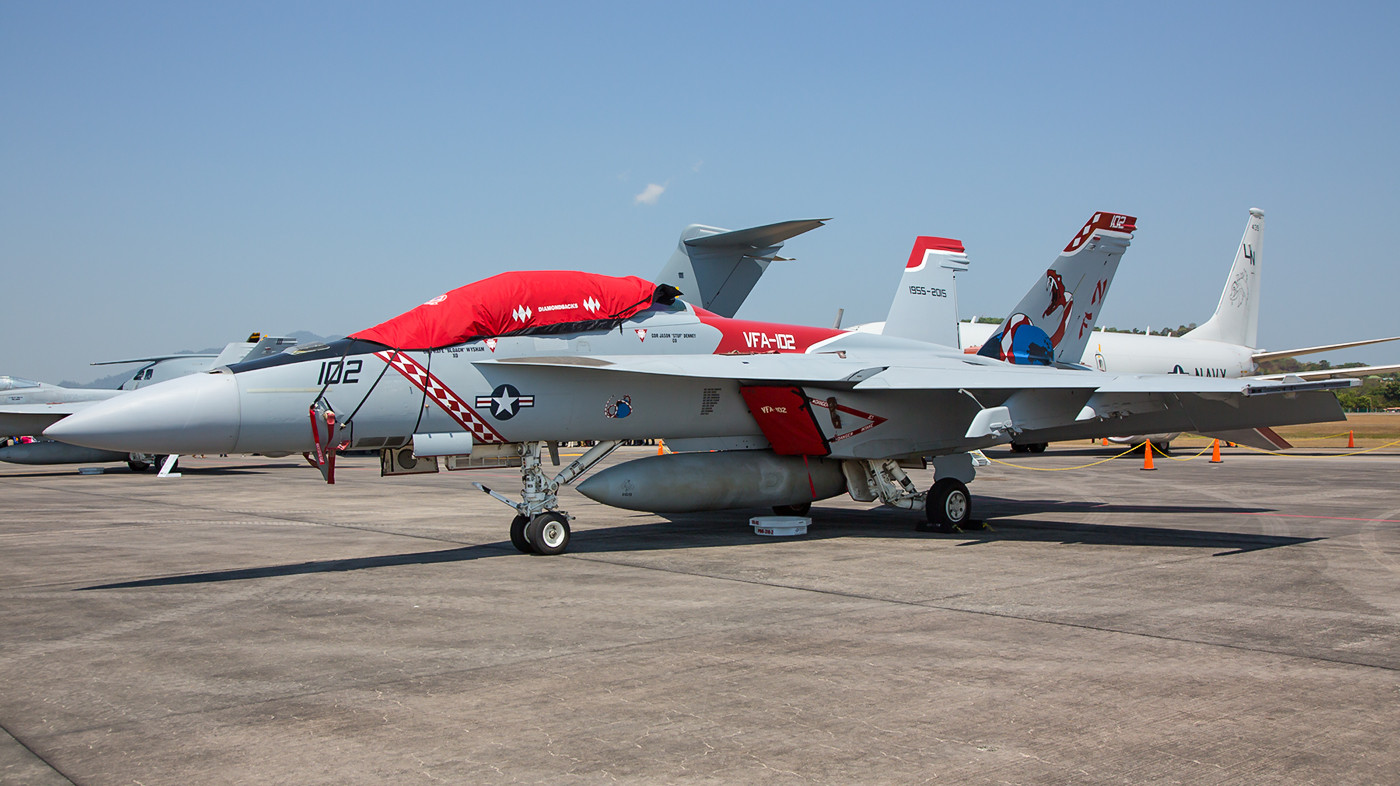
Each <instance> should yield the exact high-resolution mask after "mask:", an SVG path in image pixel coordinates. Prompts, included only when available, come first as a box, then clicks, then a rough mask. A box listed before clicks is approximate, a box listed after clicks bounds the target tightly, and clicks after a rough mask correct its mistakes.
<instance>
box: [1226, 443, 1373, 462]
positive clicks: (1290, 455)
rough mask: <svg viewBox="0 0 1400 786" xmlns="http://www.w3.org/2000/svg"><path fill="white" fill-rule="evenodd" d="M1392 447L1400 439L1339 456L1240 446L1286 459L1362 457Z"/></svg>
mask: <svg viewBox="0 0 1400 786" xmlns="http://www.w3.org/2000/svg"><path fill="white" fill-rule="evenodd" d="M1392 445H1400V439H1397V440H1395V441H1393V442H1387V443H1385V444H1384V445H1377V446H1375V447H1374V448H1366V449H1365V450H1357V451H1354V452H1351V453H1338V454H1336V455H1335V456H1296V455H1292V454H1289V453H1280V452H1278V451H1277V450H1264V449H1263V448H1251V447H1249V446H1248V445H1240V447H1242V448H1248V449H1249V450H1252V451H1255V452H1256V453H1267V454H1269V455H1270V456H1283V457H1284V458H1346V457H1347V456H1360V455H1361V454H1362V453H1372V452H1375V451H1377V450H1380V449H1381V448H1388V447H1391V446H1392Z"/></svg>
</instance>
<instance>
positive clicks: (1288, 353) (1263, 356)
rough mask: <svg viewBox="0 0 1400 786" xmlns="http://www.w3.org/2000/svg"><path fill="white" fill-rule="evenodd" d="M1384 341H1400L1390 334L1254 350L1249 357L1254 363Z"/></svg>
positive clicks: (1398, 337)
mask: <svg viewBox="0 0 1400 786" xmlns="http://www.w3.org/2000/svg"><path fill="white" fill-rule="evenodd" d="M1386 341H1400V336H1391V337H1390V338H1368V339H1366V340H1365V341H1348V342H1346V343H1344V344H1323V345H1322V346H1320V347H1304V348H1302V349H1281V350H1278V351H1276V352H1255V353H1254V354H1253V355H1252V356H1250V359H1251V360H1253V361H1254V362H1255V363H1263V362H1265V361H1267V360H1282V359H1284V358H1292V357H1297V356H1299V355H1315V354H1317V353H1319V352H1331V351H1333V350H1336V349H1349V348H1351V347H1364V346H1366V345H1367V344H1382V343H1384V342H1386Z"/></svg>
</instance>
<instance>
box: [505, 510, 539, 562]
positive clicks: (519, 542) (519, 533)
mask: <svg viewBox="0 0 1400 786" xmlns="http://www.w3.org/2000/svg"><path fill="white" fill-rule="evenodd" d="M529 523H530V519H528V518H526V517H525V516H516V517H515V518H514V519H511V522H510V544H511V545H512V546H514V547H515V548H517V549H519V550H520V552H521V553H522V554H534V553H535V547H534V546H532V545H530V541H529V540H527V539H526V538H525V527H526V525H528V524H529Z"/></svg>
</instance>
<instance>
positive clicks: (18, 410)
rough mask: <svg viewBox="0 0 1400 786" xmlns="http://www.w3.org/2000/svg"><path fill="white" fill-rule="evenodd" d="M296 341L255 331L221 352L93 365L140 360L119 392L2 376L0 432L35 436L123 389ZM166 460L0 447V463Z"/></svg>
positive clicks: (141, 467) (51, 444) (39, 446)
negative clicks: (67, 386) (244, 339)
mask: <svg viewBox="0 0 1400 786" xmlns="http://www.w3.org/2000/svg"><path fill="white" fill-rule="evenodd" d="M296 342H297V340H296V339H294V338H288V337H279V336H266V337H265V336H263V335H262V334H261V333H253V334H252V335H250V336H248V340H247V341H241V342H232V343H230V344H227V345H226V346H225V347H224V348H223V350H222V351H220V352H218V353H197V352H182V353H176V354H169V355H152V356H148V357H140V358H129V359H126V360H104V361H99V362H97V363H93V364H92V365H94V366H110V365H125V364H131V363H140V364H142V365H141V366H140V367H139V368H137V369H136V373H135V374H134V375H132V377H131V378H130V379H128V380H126V381H125V382H123V383H122V385H121V387H120V388H117V389H115V390H112V389H93V388H65V387H60V386H58V385H49V384H46V383H43V382H33V381H31V380H26V379H20V378H18V377H8V376H5V377H0V434H3V435H7V436H33V435H36V434H39V433H41V432H43V430H44V429H46V428H48V427H49V426H50V425H52V424H54V423H56V422H58V421H59V420H60V419H62V418H64V417H67V416H68V415H71V414H73V413H74V412H77V411H79V410H81V409H83V408H84V407H87V406H89V405H91V404H92V402H94V401H105V400H107V399H109V398H112V397H114V396H117V395H120V394H121V393H123V392H124V391H129V390H136V389H137V388H140V387H142V386H145V385H154V384H157V383H159V382H164V381H166V380H171V379H175V378H177V377H182V376H185V375H186V374H195V373H199V372H203V371H208V370H210V369H213V368H218V367H220V366H226V365H229V364H231V363H238V362H243V361H247V360H252V359H254V358H259V357H266V356H268V355H272V354H275V353H277V352H281V351H282V350H284V349H286V348H287V347H290V346H292V345H293V344H296ZM168 459H169V457H168V456H152V455H146V454H143V453H140V452H135V451H130V450H96V449H93V448H87V447H81V446H79V445H69V444H66V443H63V442H58V441H55V440H51V439H43V440H38V441H34V442H26V443H17V444H14V445H8V446H6V447H0V461H7V462H10V463H12V464H103V463H108V462H115V461H125V462H126V464H127V466H128V467H130V468H131V470H132V471H133V472H145V471H146V470H148V469H150V468H151V467H152V466H153V465H159V466H167V462H168ZM168 466H169V467H173V466H174V462H173V461H172V462H168Z"/></svg>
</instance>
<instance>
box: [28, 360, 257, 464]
mask: <svg viewBox="0 0 1400 786" xmlns="http://www.w3.org/2000/svg"><path fill="white" fill-rule="evenodd" d="M239 421H240V407H239V400H238V382H237V380H235V379H234V376H233V375H232V374H227V373H213V374H191V375H189V376H185V377H180V378H178V379H172V380H170V381H169V382H161V383H159V384H156V385H152V386H150V387H148V388H140V389H139V390H133V391H131V392H130V393H122V394H121V395H119V396H115V397H113V398H110V399H107V400H105V401H99V402H97V403H96V404H93V405H92V406H90V407H86V408H84V409H81V410H79V411H78V412H76V413H74V414H72V415H69V416H68V417H66V418H64V419H63V420H60V421H58V422H57V423H55V424H53V425H52V426H49V427H48V428H47V429H45V430H44V435H45V436H47V437H50V438H51V439H56V440H58V441H60V442H66V443H69V444H72V445H82V446H84V447H89V448H102V449H104V450H119V451H127V452H130V453H186V454H188V453H231V452H233V450H234V446H235V445H237V443H238V429H239Z"/></svg>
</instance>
